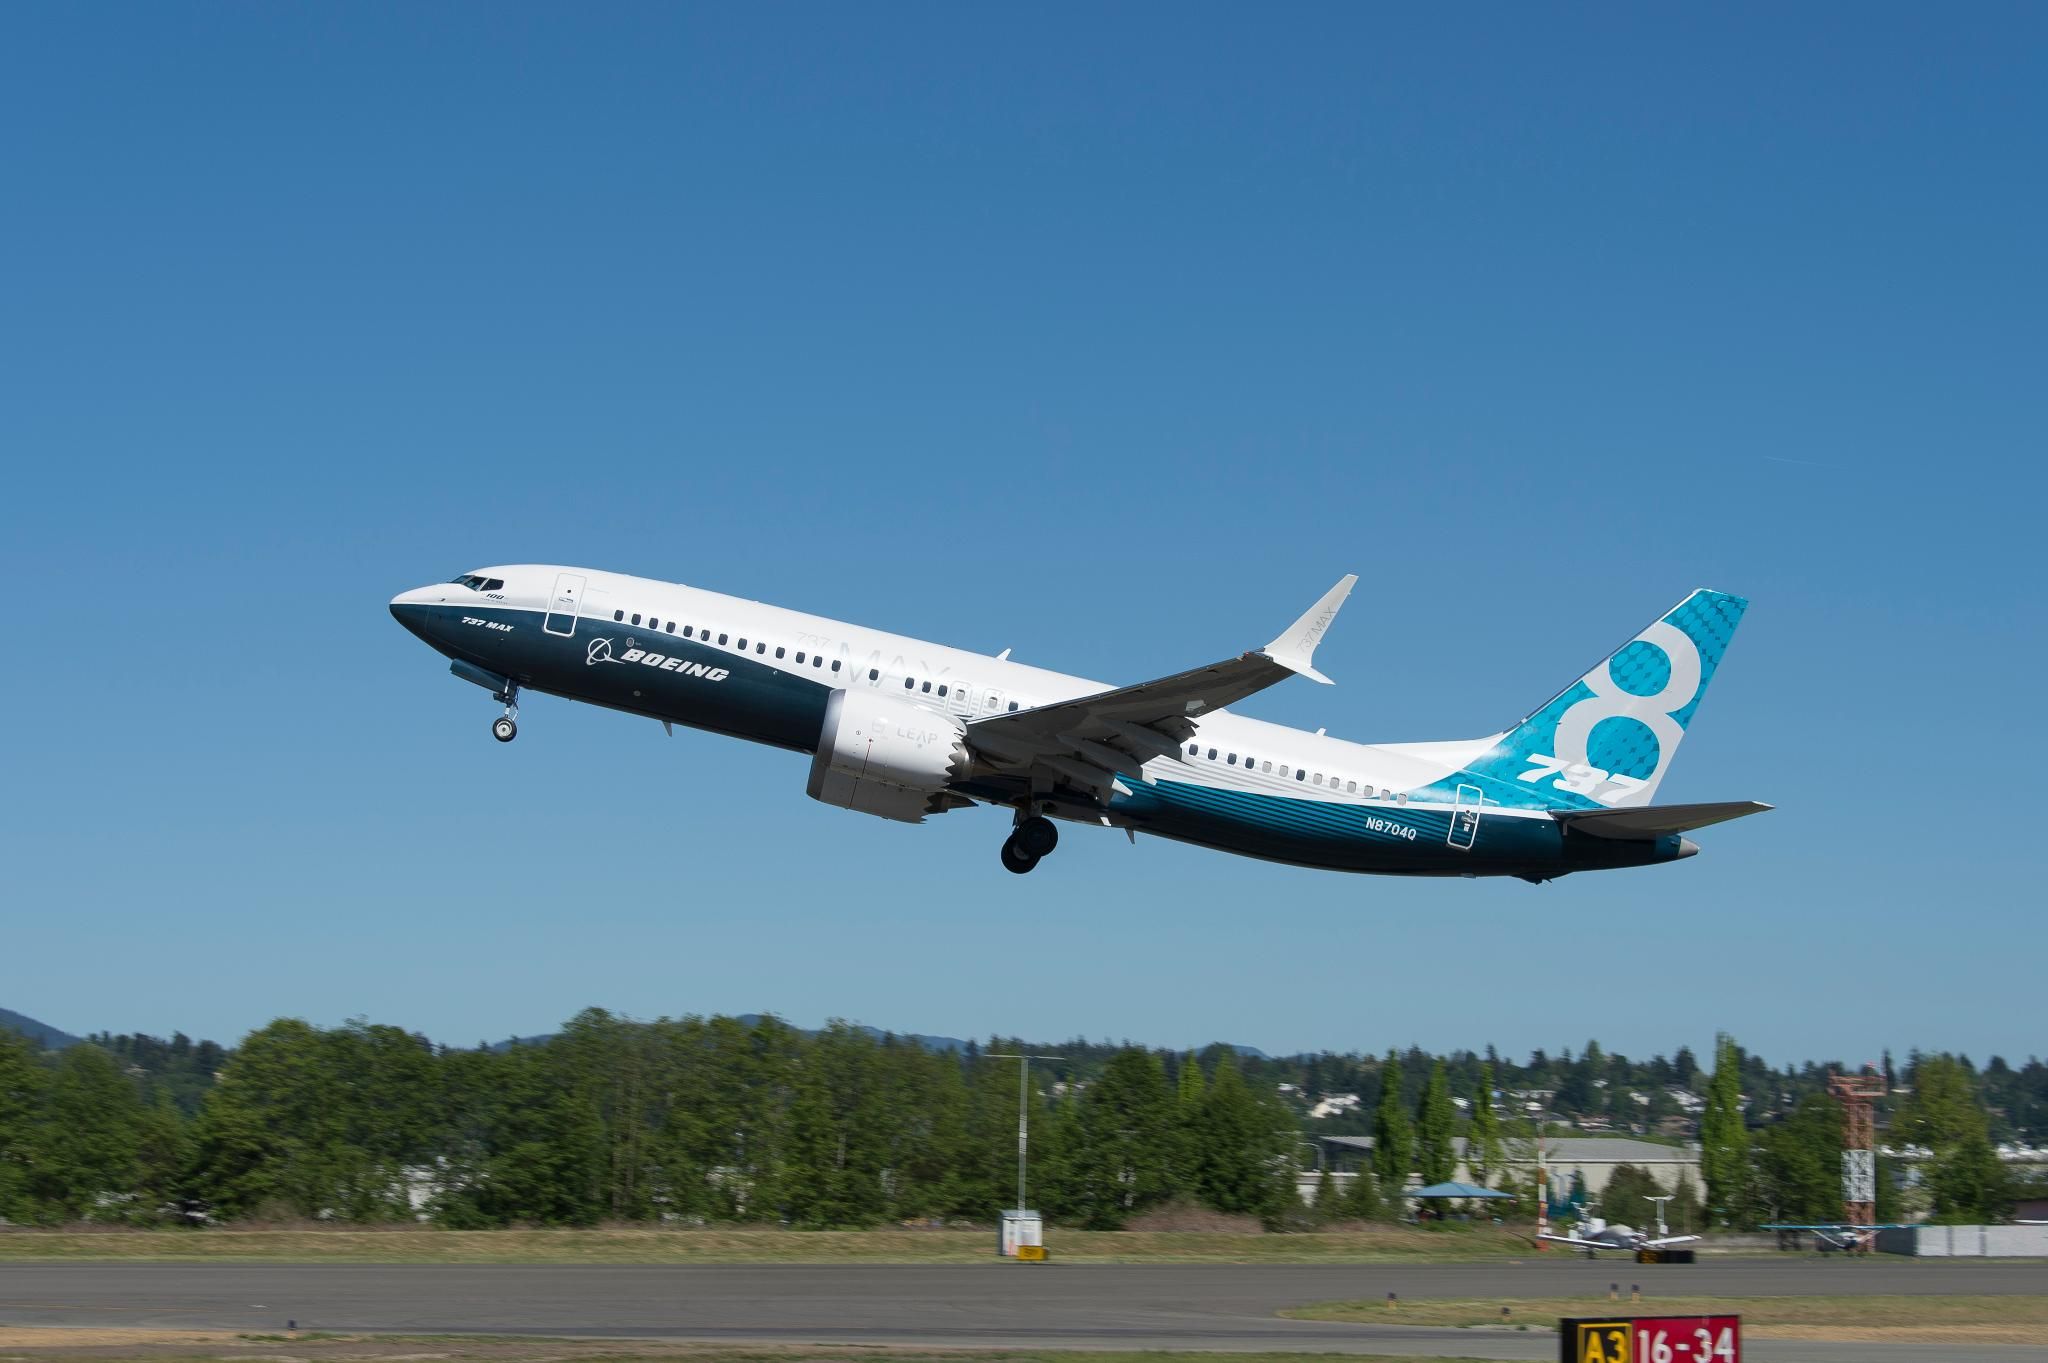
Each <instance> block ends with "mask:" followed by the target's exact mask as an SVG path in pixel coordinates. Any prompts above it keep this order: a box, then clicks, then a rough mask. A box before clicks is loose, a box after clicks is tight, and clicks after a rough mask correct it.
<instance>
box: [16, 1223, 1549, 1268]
mask: <svg viewBox="0 0 2048 1363" xmlns="http://www.w3.org/2000/svg"><path fill="white" fill-rule="evenodd" d="M995 1241H996V1237H995V1232H993V1231H966V1230H873V1231H791V1230H759V1229H744V1230H730V1229H727V1230H647V1229H639V1228H631V1229H626V1228H621V1229H596V1230H491V1231H448V1230H429V1229H421V1228H417V1227H397V1228H394V1229H389V1230H223V1229H214V1230H150V1231H119V1230H106V1231H28V1230H16V1231H7V1232H4V1233H0V1262H4V1261H6V1260H10V1259H16V1260H18V1259H263V1260H270V1261H273V1262H296V1263H306V1262H330V1261H335V1262H346V1261H354V1262H358V1263H385V1264H394V1263H451V1264H504V1263H546V1264H581V1263H613V1264H675V1263H703V1264H755V1263H801V1264H820V1263H850V1262H865V1263H900V1264H943V1263H961V1264H967V1263H986V1262H989V1261H991V1260H993V1259H994V1258H995ZM1046 1241H1047V1244H1048V1246H1049V1247H1050V1250H1051V1253H1052V1256H1053V1257H1054V1258H1055V1259H1058V1260H1061V1261H1063V1262H1084V1263H1392V1262H1401V1263H1417V1262H1423V1263H1429V1262H1437V1263H1448V1262H1456V1261H1459V1260H1474V1259H1480V1260H1483V1259H1500V1258H1511V1257H1515V1256H1518V1255H1523V1254H1527V1253H1529V1252H1530V1246H1529V1241H1528V1239H1527V1238H1526V1237H1523V1236H1517V1235H1512V1234H1509V1233H1506V1232H1503V1231H1500V1230H1496V1229H1493V1228H1491V1227H1487V1228H1480V1229H1471V1230H1460V1231H1443V1232H1439V1231H1426V1230H1417V1229H1413V1228H1409V1227H1397V1226H1388V1227H1375V1228H1373V1229H1370V1230H1361V1231H1330V1232H1324V1233H1320V1234H1314V1235H1262V1234H1259V1233H1256V1232H1251V1233H1238V1232H1218V1231H1070V1230H1055V1231H1051V1232H1049V1233H1048V1234H1047V1236H1046Z"/></svg>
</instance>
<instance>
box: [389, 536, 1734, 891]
mask: <svg viewBox="0 0 2048 1363" xmlns="http://www.w3.org/2000/svg"><path fill="white" fill-rule="evenodd" d="M1356 582H1357V578H1355V577H1348V576H1347V577H1345V578H1343V579H1341V580H1340V581H1338V582H1337V584H1336V585H1335V586H1333V587H1331V588H1330V589H1329V590H1328V591H1327V592H1325V593H1324V594H1323V595H1322V597H1321V598H1320V599H1318V600H1317V601H1316V603H1315V604H1314V605H1312V606H1310V607H1309V608H1308V610H1307V611H1305V612H1304V613H1303V614H1302V615H1300V616H1299V617H1298V618H1297V619H1296V620H1295V621H1294V623H1293V624H1292V625H1290V626H1288V627H1287V628H1286V629H1285V630H1283V631H1281V632H1280V633H1279V634H1278V635H1277V636H1275V637H1274V639H1273V640H1272V642H1270V643H1268V644H1266V645H1264V646H1263V647H1259V648H1252V649H1247V650H1245V651H1242V652H1239V653H1235V654H1232V655H1230V656H1227V657H1224V658H1222V659H1221V660H1220V661H1217V662H1211V663H1207V664H1204V665H1202V666H1199V667H1193V668H1189V669H1187V670H1185V671H1181V672H1174V673H1171V674H1169V675H1166V676H1163V677H1159V678H1156V679H1154V680H1152V681H1143V682H1136V683H1132V684H1129V685H1113V684H1110V683H1107V682H1099V681H1090V680H1089V679H1087V678H1085V677H1077V676H1072V675H1069V674H1066V673H1061V672H1054V671H1051V670H1049V669H1046V668H1040V667H1033V666H1031V665H1029V664H1027V663H1023V662H1019V661H1017V660H1016V659H1013V658H1012V657H1011V656H1010V651H1009V650H1008V649H1004V650H1003V651H1002V652H1001V653H998V654H995V655H990V654H987V653H980V652H975V651H973V650H969V649H961V648H954V647H950V646H948V645H945V644H940V643H934V642H931V641H929V640H924V639H915V638H911V637H908V636H905V635H900V634H892V633H889V632H887V631H884V630H879V629H875V628H872V627H870V626H866V625H859V624H852V623H849V622H847V621H844V620H832V619H827V618H826V617H823V616H816V615H808V614H805V613H803V612H800V611H794V610H788V609H785V608H783V607H780V606H773V605H768V604H766V603H764V602H760V601H751V600H748V599H746V598H744V597H737V596H728V595H725V594H723V593H719V592H713V591H709V590H706V589H703V588H699V587H692V586H688V585H685V584H682V583H676V582H660V581H655V580H653V579H651V578H644V577H632V576H628V575H625V574H621V573H609V572H604V571H602V570H600V569H595V568H577V567H569V566H564V565H561V564H531V563H529V564H511V565H506V566H502V567H494V568H478V569H475V570H473V571H470V572H466V573H463V574H461V575H460V576H457V577H455V578H453V579H451V580H450V581H447V582H438V583H432V584H429V585H427V586H424V587H415V588H413V589H412V590H410V591H406V592H401V593H400V594H399V595H398V596H397V597H396V598H395V599H393V600H392V602H391V614H392V615H393V616H394V617H395V618H396V619H397V621H398V622H399V624H401V625H403V626H404V627H405V628H406V629H407V630H408V631H409V632H411V633H412V634H413V635H415V636H416V637H417V638H419V639H420V640H421V641H422V642H423V643H425V644H427V645H428V646H429V647H430V648H432V649H433V650H434V651H435V652H437V653H439V654H441V655H442V656H443V657H445V658H447V659H448V670H449V671H450V672H452V673H453V674H454V675H455V676H456V677H458V678H460V679H461V680H463V681H465V682H470V683H472V684H474V685H477V686H480V687H483V688H484V689H486V690H487V691H489V692H490V693H491V696H492V698H493V699H494V700H496V701H497V702H498V703H499V704H500V705H502V706H503V707H504V710H503V713H502V714H500V715H499V716H498V717H497V718H496V719H494V720H493V721H492V724H491V732H492V735H493V736H494V737H495V738H497V740H498V741H499V742H500V743H509V742H511V741H512V739H513V738H514V737H516V736H517V734H518V732H519V725H518V715H519V700H520V697H521V695H522V694H523V693H526V692H534V693H538V694H541V695H550V696H560V697H563V698H565V699H568V700H573V701H579V702H582V703H584V704H588V705H595V706H601V707H604V708H606V709H609V710H614V711H618V712H620V713H622V714H627V715H632V716H637V717H639V718H640V719H643V720H648V719H651V720H654V721H656V722H658V723H659V724H660V725H661V727H662V729H663V730H664V731H665V732H667V733H669V734H670V735H673V734H674V733H675V730H676V729H677V727H679V726H680V727H684V728H689V729H696V730H701V731H705V732H709V733H714V734H722V735H725V736H727V737H730V738H737V739H743V740H746V741H748V742H752V743H758V744H762V745H765V746H768V747H773V748H780V749H783V750H785V751H789V752H795V753H800V754H803V755H804V757H805V758H806V759H807V760H808V768H809V775H808V780H807V782H806V786H805V789H806V792H807V793H808V794H809V795H810V796H811V798H812V799H815V800H817V801H819V802H820V803H823V804H826V805H830V806H832V807H834V808H835V809H840V810H846V811H851V812H853V813H856V814H864V815H868V816H871V817H872V818H875V819H883V820H889V821H891V822H895V823H903V824H918V823H923V822H925V821H926V820H928V819H931V818H934V817H938V816H941V815H948V814H951V815H955V816H956V817H964V816H965V815H964V814H963V811H969V810H974V809H977V808H989V807H993V808H995V809H998V810H1001V811H1004V812H1006V813H1007V816H1008V820H1009V833H1008V836H1007V837H1006V838H1005V839H1004V841H1003V844H1002V857H1001V860H1002V864H1003V867H1004V869H1006V870H1008V871H1011V872H1013V873H1016V874H1019V875H1022V874H1024V873H1025V872H1028V871H1030V870H1032V869H1033V868H1034V867H1036V866H1037V865H1038V864H1039V862H1041V861H1043V860H1044V859H1045V858H1047V857H1048V856H1050V855H1051V854H1052V852H1053V849H1054V848H1055V847H1056V846H1057V845H1058V843H1059V840H1060V829H1061V828H1062V827H1063V826H1066V827H1071V826H1083V827H1096V828H1114V829H1121V830H1122V831H1123V832H1124V833H1126V834H1127V835H1129V837H1130V840H1131V841H1132V842H1133V843H1136V842H1137V841H1138V835H1139V834H1140V833H1144V834H1147V835H1149V836H1151V837H1156V838H1166V839H1171V840H1173V841H1176V842H1183V843H1192V844H1194V845H1197V846H1201V847H1208V848H1213V849H1216V850H1218V851H1223V852H1230V853H1234V854H1236V855H1239V856H1247V857H1257V858H1260V859H1263V860H1266V861H1277V862H1285V863H1288V864H1290V865H1295V866H1307V867H1313V868H1317V869H1321V870H1332V871H1353V872H1361V873H1366V874H1373V875H1400V876H1461V877H1476V876H1513V877H1516V878H1519V879H1521V880H1526V881H1532V882H1541V881H1546V880H1555V879H1557V878H1558V877H1560V876H1565V875H1570V874H1573V873H1575V872H1579V871H1604V870H1617V869H1620V868H1623V867H1630V866H1654V865H1660V864H1662V863H1665V862H1672V861H1678V860H1681V859H1683V858H1686V857H1690V856H1692V855H1693V854H1694V853H1696V852H1698V851H1699V848H1698V846H1697V845H1695V844H1694V843H1693V841H1692V840H1691V839H1690V838H1687V837H1685V836H1684V834H1686V833H1687V832H1690V831H1692V830H1695V829H1699V828H1704V827H1706V826H1707V825H1709V824H1715V823H1721V822H1725V821H1726V820H1729V819H1735V818H1740V817H1741V816H1743V815H1745V814H1754V813H1757V812H1758V811H1760V810H1763V809H1767V808H1769V806H1768V805H1762V804H1757V803H1755V802H1751V801H1742V802H1734V803H1721V804H1657V803H1654V801H1655V800H1656V797H1657V792H1658V789H1659V786H1660V785H1661V784H1662V782H1663V780H1664V778H1665V777H1666V776H1667V775H1669V774H1670V769H1671V761H1672V758H1673V757H1674V756H1675V755H1676V754H1677V752H1678V745H1679V743H1680V741H1681V740H1683V739H1684V737H1685V731H1686V726H1687V725H1688V724H1690V723H1691V721H1692V717H1693V715H1694V714H1695V713H1696V712H1697V711H1698V709H1699V705H1700V700H1701V698H1702V697H1703V696H1704V695H1705V694H1706V690H1707V683H1708V682H1709V681H1710V680H1712V679H1713V675H1714V671H1715V669H1716V668H1718V667H1719V666H1720V663H1721V658H1722V656H1723V654H1725V653H1726V651H1727V648H1728V641H1729V639H1730V638H1731V637H1732V636H1733V635H1734V633H1735V626H1736V625H1737V624H1738V623H1740V622H1741V619H1742V613H1743V610H1744V609H1745V608H1746V606H1747V605H1748V603H1747V602H1746V601H1744V600H1743V599H1742V598H1741V597H1739V596H1730V595H1728V594H1727V593H1725V592H1714V591H1696V592H1694V593H1693V594H1692V595H1691V596H1688V597H1686V598H1685V600H1683V601H1681V602H1679V603H1678V605H1677V606H1675V607H1673V608H1672V609H1671V610H1670V611H1669V612H1667V613H1666V614H1665V615H1664V616H1663V617H1662V618H1660V619H1658V620H1657V621H1655V622H1654V623H1652V624H1651V625H1650V626H1649V627H1648V628H1647V629H1645V630H1643V631H1642V632H1641V633H1640V634H1638V635H1636V637H1635V638H1633V639H1631V640H1629V641H1628V642H1627V643H1626V644H1624V645H1622V647H1621V648H1620V649H1618V650H1616V651H1615V652H1614V653H1613V654H1612V655H1611V656H1609V657H1608V658H1606V659H1604V660H1603V661H1602V662H1601V663H1600V665H1599V666H1598V667H1596V668H1594V669H1593V670H1592V671H1590V672H1588V673H1586V675H1585V676H1583V677H1581V678H1580V679H1579V680H1577V681H1575V682H1573V683H1572V684H1571V685H1570V686H1569V687H1567V688H1565V690H1564V691H1563V692H1561V693H1559V694H1558V695H1557V696H1556V697H1555V698H1553V699H1552V700H1551V701H1549V702H1548V703H1547V704H1545V705H1543V706H1541V707H1540V708H1538V709H1537V710H1536V712H1535V713H1533V714H1531V715H1530V716H1529V717H1528V718H1527V719H1525V720H1523V721H1522V722H1521V723H1520V724H1517V725H1515V726H1514V727H1513V728H1512V729H1509V730H1507V731H1505V732H1503V733H1498V734H1492V735H1489V736H1488V737H1485V738H1477V739H1467V740H1463V741H1454V742H1446V743H1356V742H1351V741H1349V740H1346V739H1341V738H1335V737H1332V736H1331V735H1330V734H1328V733H1326V732H1325V731H1323V730H1321V729H1318V730H1316V731H1315V732H1313V733H1310V732H1308V731H1306V730H1302V729H1295V728H1290V727H1288V726H1286V725H1281V724H1271V723H1268V722H1266V721H1264V720H1260V719H1254V718H1252V717H1250V716H1249V715H1244V714H1240V713H1237V712H1236V710H1235V709H1234V708H1233V707H1234V706H1236V705H1237V704H1238V702H1240V701H1244V700H1247V699H1249V698H1250V697H1252V696H1254V695H1255V694H1257V693H1258V692H1260V691H1263V690H1265V689H1266V688H1267V687H1269V686H1277V685H1280V684H1281V683H1283V682H1294V681H1297V679H1306V680H1308V681H1313V682H1319V683H1324V684H1328V683H1329V682H1330V678H1329V677H1327V676H1325V675H1324V674H1323V673H1322V672H1321V671H1319V670H1318V669H1317V667H1316V664H1315V654H1316V650H1317V648H1318V646H1319V645H1320V644H1321V643H1322V641H1323V639H1324V638H1325V637H1326V636H1327V635H1328V633H1329V631H1330V629H1331V627H1332V626H1333V625H1334V624H1335V622H1336V619H1337V614H1338V612H1339V610H1340V609H1341V608H1342V607H1343V605H1344V602H1345V600H1346V598H1348V597H1349V595H1350V594H1351V589H1352V587H1353V586H1354V585H1355V584H1356ZM976 628H977V630H978V631H981V632H985V627H984V626H980V625H977V626H976ZM517 765H518V763H517V761H516V759H514V767H515V769H516V767H517ZM496 789H497V785H496V784H495V783H494V784H493V786H492V788H491V790H490V791H488V792H486V791H482V790H480V791H479V792H478V796H479V798H480V799H481V798H485V796H486V795H487V794H494V793H495V792H496ZM685 827H687V825H685Z"/></svg>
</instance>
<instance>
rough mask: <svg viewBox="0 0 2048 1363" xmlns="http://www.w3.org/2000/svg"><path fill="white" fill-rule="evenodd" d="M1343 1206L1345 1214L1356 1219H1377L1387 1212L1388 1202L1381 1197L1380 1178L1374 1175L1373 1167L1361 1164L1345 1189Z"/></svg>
mask: <svg viewBox="0 0 2048 1363" xmlns="http://www.w3.org/2000/svg"><path fill="white" fill-rule="evenodd" d="M1342 1208H1343V1214H1344V1215H1345V1216H1346V1217H1348V1218H1350V1219H1351V1220H1354V1221H1377V1220H1379V1219H1380V1218H1382V1217H1384V1216H1385V1215H1386V1214H1387V1204H1386V1203H1385V1202H1384V1201H1383V1200H1381V1198H1380V1188H1379V1180H1378V1179H1376V1178H1374V1177H1373V1172H1372V1170H1371V1168H1369V1167H1368V1166H1366V1165H1364V1164H1361V1165H1359V1167H1358V1172H1357V1173H1355V1174H1353V1175H1352V1176H1351V1183H1350V1186H1348V1187H1347V1188H1345V1189H1344V1200H1343V1203H1342Z"/></svg>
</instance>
